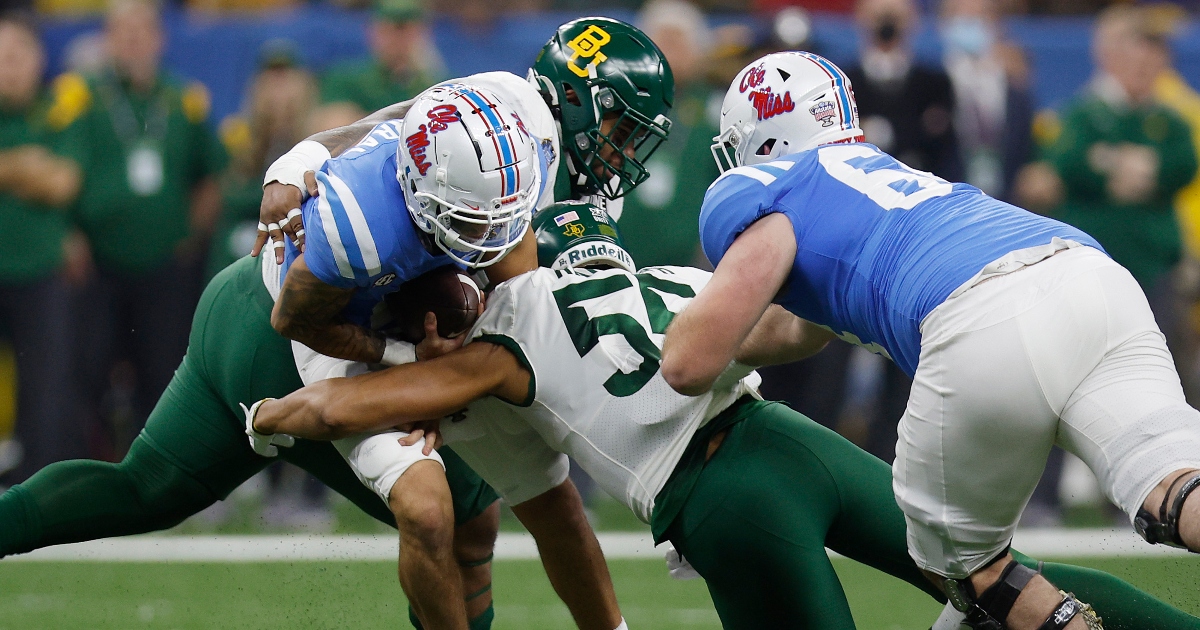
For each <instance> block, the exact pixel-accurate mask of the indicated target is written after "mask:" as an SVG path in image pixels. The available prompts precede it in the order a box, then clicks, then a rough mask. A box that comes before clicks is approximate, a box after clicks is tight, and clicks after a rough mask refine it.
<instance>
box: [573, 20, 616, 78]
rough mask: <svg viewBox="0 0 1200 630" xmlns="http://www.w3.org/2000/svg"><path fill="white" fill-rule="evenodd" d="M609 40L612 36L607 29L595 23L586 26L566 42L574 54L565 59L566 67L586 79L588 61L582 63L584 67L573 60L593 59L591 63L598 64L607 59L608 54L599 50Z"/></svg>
mask: <svg viewBox="0 0 1200 630" xmlns="http://www.w3.org/2000/svg"><path fill="white" fill-rule="evenodd" d="M610 41H612V36H611V35H609V34H608V32H607V31H605V30H604V29H602V28H600V27H599V26H596V25H595V24H592V25H591V26H588V27H587V29H586V30H584V31H583V32H582V33H580V34H578V35H576V36H575V39H572V40H571V41H569V42H567V46H568V47H569V48H570V49H571V50H573V51H575V54H573V55H571V58H570V59H568V60H567V67H568V68H570V69H571V72H574V73H575V74H576V75H578V76H580V77H582V78H585V79H586V78H587V76H588V71H587V66H588V63H586V62H585V63H584V64H583V65H584V67H582V68H580V67H579V66H577V65H575V60H576V59H594V60H595V61H594V62H593V63H592V65H594V66H598V65H600V64H601V63H603V62H604V61H605V60H607V59H608V56H607V55H605V54H604V53H602V52H600V49H601V48H603V47H604V45H605V44H607V43H608V42H610Z"/></svg>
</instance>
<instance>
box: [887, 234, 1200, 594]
mask: <svg viewBox="0 0 1200 630" xmlns="http://www.w3.org/2000/svg"><path fill="white" fill-rule="evenodd" d="M1010 256H1012V255H1011V254H1010ZM1005 259H1009V257H1005ZM1005 259H1001V260H1005ZM999 262H1000V261H997V263H999ZM997 263H993V264H997ZM989 267H991V266H990V265H989ZM1010 267H1011V268H1016V269H1017V270H1016V271H1012V272H1011V273H1006V274H1004V275H995V276H991V277H987V276H988V274H986V273H985V274H983V277H985V278H986V279H985V280H984V281H982V282H978V283H977V284H975V285H974V286H972V287H971V288H970V289H968V290H965V291H962V292H961V293H957V292H956V293H957V294H956V295H954V296H953V297H951V298H949V299H947V300H946V302H944V303H943V304H941V305H940V306H938V307H937V308H936V309H934V310H933V311H932V312H931V313H930V314H929V315H928V316H927V317H926V318H925V320H924V321H923V322H922V324H921V356H920V361H919V363H918V367H917V371H916V375H915V378H914V381H913V387H912V392H911V394H910V396H909V400H908V408H907V410H906V411H905V413H904V417H903V418H902V419H901V421H900V427H899V441H898V444H897V447H896V462H895V465H894V466H893V482H894V483H893V485H894V489H895V493H896V500H897V502H898V503H899V505H900V508H901V509H902V510H903V511H904V514H905V517H906V520H907V523H908V547H909V552H910V554H911V555H912V557H913V559H914V560H915V561H916V563H917V565H918V566H920V567H921V568H922V569H925V570H928V571H932V572H934V573H937V574H939V575H943V576H946V577H951V578H959V579H961V578H965V577H966V576H968V575H969V574H971V573H973V572H975V571H976V570H978V569H979V568H981V567H982V566H983V565H985V564H986V563H987V562H988V561H990V560H991V559H992V558H994V557H995V556H996V555H998V554H999V553H1000V552H1001V551H1002V550H1003V549H1004V548H1005V546H1006V545H1008V544H1009V541H1010V540H1011V539H1012V535H1013V531H1014V530H1015V528H1016V524H1017V520H1018V518H1019V517H1020V515H1021V511H1022V510H1023V509H1024V508H1025V504H1026V502H1027V501H1028V500H1029V497H1030V495H1031V494H1032V493H1033V489H1034V486H1035V485H1036V484H1037V482H1038V480H1039V479H1040V477H1041V475H1042V470H1043V468H1044V467H1045V464H1046V456H1047V454H1048V453H1049V451H1050V447H1051V445H1053V444H1058V445H1059V446H1061V447H1062V448H1064V449H1066V450H1067V451H1070V452H1071V453H1074V454H1075V455H1077V456H1079V457H1080V458H1081V459H1082V460H1083V461H1084V462H1086V463H1087V465H1088V467H1089V468H1091V469H1092V471H1093V472H1094V473H1095V474H1096V477H1097V478H1098V479H1099V481H1100V485H1101V487H1102V488H1103V490H1104V492H1105V494H1106V496H1107V497H1108V498H1109V499H1110V500H1111V501H1112V502H1113V503H1115V504H1116V505H1117V506H1119V507H1120V508H1121V509H1122V510H1124V511H1125V513H1126V514H1128V515H1129V516H1130V518H1131V519H1132V518H1133V516H1134V515H1135V514H1136V513H1137V511H1138V509H1139V508H1140V507H1141V505H1142V503H1143V502H1144V501H1145V499H1146V497H1147V496H1148V495H1149V493H1150V491H1151V490H1152V489H1153V488H1154V487H1155V486H1156V485H1158V483H1159V482H1160V481H1161V480H1162V479H1163V478H1164V477H1166V476H1167V475H1168V474H1169V473H1171V472H1172V471H1174V470H1178V469H1181V468H1200V412H1198V411H1196V410H1195V409H1192V408H1191V407H1189V406H1188V405H1187V403H1186V402H1185V401H1184V397H1183V389H1182V387H1181V386H1180V383H1179V376H1178V375H1177V374H1176V371H1175V366H1174V363H1173V362H1172V360H1171V354H1170V352H1169V351H1168V350H1167V346H1166V343H1165V341H1164V339H1163V335H1162V333H1161V332H1160V331H1159V329H1158V326H1157V325H1156V324H1155V322H1154V316H1153V315H1152V314H1151V312H1150V307H1149V305H1148V304H1147V302H1146V297H1145V295H1144V294H1143V293H1142V290H1141V288H1140V287H1139V286H1138V284H1137V282H1136V281H1135V280H1134V279H1133V276H1131V275H1130V274H1129V272H1128V271H1126V270H1125V269H1124V268H1123V267H1121V266H1120V265H1118V264H1116V263H1115V262H1113V261H1112V260H1111V259H1110V258H1108V257H1107V256H1105V255H1104V254H1103V253H1102V252H1100V251H1098V250H1096V249H1092V248H1089V247H1076V248H1074V249H1068V250H1063V251H1059V252H1058V253H1057V254H1055V255H1053V256H1050V257H1048V258H1045V259H1043V260H1041V261H1040V262H1037V263H1036V264H1031V265H1028V266H1024V267H1022V266H1021V265H1019V264H1016V265H1013V264H1011V263H1009V264H1008V265H1007V266H1000V267H999V269H1000V270H1001V271H1004V270H1007V269H1009V268H1010Z"/></svg>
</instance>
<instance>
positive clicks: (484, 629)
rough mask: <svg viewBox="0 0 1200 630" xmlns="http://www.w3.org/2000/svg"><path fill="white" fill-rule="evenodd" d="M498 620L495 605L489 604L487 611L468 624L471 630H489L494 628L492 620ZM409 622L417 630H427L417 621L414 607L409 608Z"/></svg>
mask: <svg viewBox="0 0 1200 630" xmlns="http://www.w3.org/2000/svg"><path fill="white" fill-rule="evenodd" d="M495 618H496V608H495V606H494V605H493V604H488V607H487V610H485V611H483V613H482V614H480V615H479V616H478V617H476V618H474V619H472V620H471V621H470V622H469V623H468V627H469V628H470V630H489V629H490V628H491V627H492V620H493V619H495ZM408 620H409V621H410V622H411V623H412V625H413V627H414V628H416V629H417V630H425V628H424V626H422V625H421V620H420V619H417V613H416V612H414V611H413V607H412V606H409V607H408Z"/></svg>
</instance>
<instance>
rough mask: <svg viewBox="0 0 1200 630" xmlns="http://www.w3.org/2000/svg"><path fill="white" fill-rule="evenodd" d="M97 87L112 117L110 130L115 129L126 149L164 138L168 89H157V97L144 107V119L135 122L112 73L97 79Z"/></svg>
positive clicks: (125, 98) (157, 143)
mask: <svg viewBox="0 0 1200 630" xmlns="http://www.w3.org/2000/svg"><path fill="white" fill-rule="evenodd" d="M97 88H98V91H99V92H100V98H102V99H103V100H104V105H105V109H107V110H108V115H109V118H111V119H112V125H113V130H114V131H116V132H117V138H118V139H119V140H120V141H121V144H122V145H124V147H125V150H126V152H129V151H130V150H131V149H133V148H134V147H136V146H139V145H145V144H153V145H156V146H157V145H161V144H162V142H163V140H165V139H166V137H167V116H168V115H169V114H170V113H171V101H170V98H169V96H168V90H165V89H159V90H158V92H159V94H158V97H157V98H156V99H154V101H153V102H151V103H150V104H149V105H148V106H147V108H146V119H145V122H143V123H139V122H138V118H137V114H135V113H134V111H133V103H131V102H130V100H129V97H128V96H127V95H126V93H125V91H124V90H122V89H120V87H119V86H118V85H117V78H116V76H114V75H112V74H109V75H108V76H106V77H105V78H104V79H103V80H101V81H100V82H99V85H98V86H97Z"/></svg>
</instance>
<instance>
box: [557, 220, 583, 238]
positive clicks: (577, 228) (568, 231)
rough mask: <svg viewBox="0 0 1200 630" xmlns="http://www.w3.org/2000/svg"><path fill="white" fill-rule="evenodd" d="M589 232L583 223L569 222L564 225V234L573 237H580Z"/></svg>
mask: <svg viewBox="0 0 1200 630" xmlns="http://www.w3.org/2000/svg"><path fill="white" fill-rule="evenodd" d="M586 233H587V230H585V229H584V228H583V224H581V223H568V224H566V225H565V226H563V234H564V235H566V236H570V237H571V238H579V237H581V236H583V235H584V234H586Z"/></svg>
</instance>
